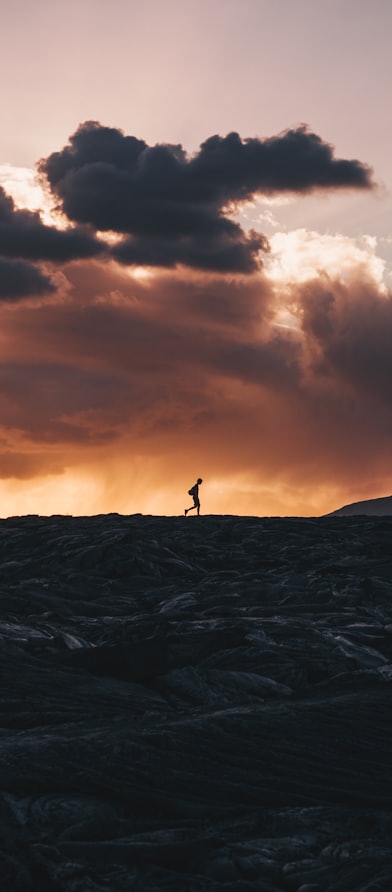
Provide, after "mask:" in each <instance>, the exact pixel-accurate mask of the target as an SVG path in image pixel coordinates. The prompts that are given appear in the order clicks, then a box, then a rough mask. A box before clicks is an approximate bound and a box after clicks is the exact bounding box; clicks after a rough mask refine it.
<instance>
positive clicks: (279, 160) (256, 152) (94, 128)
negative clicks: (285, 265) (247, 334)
mask: <svg viewBox="0 0 392 892" xmlns="http://www.w3.org/2000/svg"><path fill="white" fill-rule="evenodd" d="M39 169H40V172H41V174H43V175H45V176H46V178H47V180H48V183H49V185H50V188H51V189H52V192H53V194H54V196H55V197H56V198H57V200H58V201H59V202H60V204H61V207H62V209H63V211H64V213H65V214H66V215H67V216H68V218H69V219H70V220H72V221H75V222H77V223H79V224H89V225H90V226H93V227H94V228H95V229H96V230H97V231H103V232H104V231H109V232H116V233H119V234H121V235H123V236H124V240H123V242H122V243H120V244H118V245H116V246H115V247H114V248H113V255H114V257H115V258H116V259H117V260H118V261H120V262H121V263H124V264H130V265H132V264H136V265H143V264H148V265H152V266H161V267H168V268H171V267H175V266H177V265H184V266H189V267H192V268H195V269H204V270H215V271H218V272H231V273H232V272H240V273H250V272H254V271H255V270H256V269H257V268H259V266H260V256H259V255H260V252H262V251H266V250H268V242H267V240H266V238H265V237H263V236H261V235H260V234H256V233H250V234H249V235H247V234H246V233H245V232H244V230H243V229H242V228H241V226H240V225H239V223H236V222H234V221H233V220H231V219H230V217H229V214H230V211H232V210H234V209H235V207H237V206H238V205H239V204H241V203H242V202H245V201H249V200H250V199H251V198H253V197H254V196H255V195H258V194H263V195H275V194H281V193H286V192H295V193H302V194H303V193H308V192H311V191H313V190H316V189H321V190H326V189H327V190H328V189H341V188H355V189H371V188H372V187H373V185H374V184H373V181H372V173H371V170H370V169H369V168H368V167H367V166H366V165H364V164H362V163H361V162H359V161H357V160H351V161H350V160H344V159H337V158H335V157H334V152H333V147H332V146H331V145H329V144H328V143H325V142H323V141H322V140H321V138H320V137H319V136H317V135H316V134H314V133H312V132H311V131H309V130H308V129H307V128H306V127H305V126H301V127H298V128H297V129H296V130H288V131H286V132H284V133H282V134H280V135H278V136H275V137H272V138H269V139H258V138H253V139H246V140H242V139H241V138H240V136H239V135H238V133H230V134H228V135H227V136H226V137H220V136H217V135H215V136H212V137H210V138H209V139H207V140H206V141H205V142H204V143H202V145H201V146H200V149H199V151H198V152H196V153H195V154H194V155H192V156H188V155H187V154H186V152H185V151H184V149H183V147H182V146H180V145H167V144H165V145H155V146H148V145H147V144H146V143H145V142H144V141H143V140H140V139H136V138H135V137H133V136H125V135H124V134H123V133H122V131H120V130H117V129H114V128H109V127H103V126H102V125H101V124H99V123H97V122H91V121H89V122H86V123H85V124H82V125H81V126H80V127H79V128H78V130H77V131H76V132H75V133H74V134H73V135H72V136H71V138H70V141H69V144H68V145H67V146H65V147H64V148H63V149H62V150H61V151H59V152H54V153H53V154H52V155H50V156H49V157H48V158H46V159H43V160H41V162H40V165H39Z"/></svg>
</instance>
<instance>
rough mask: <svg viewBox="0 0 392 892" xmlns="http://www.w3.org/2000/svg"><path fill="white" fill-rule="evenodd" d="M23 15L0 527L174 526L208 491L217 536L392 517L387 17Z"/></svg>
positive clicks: (3, 143) (6, 105)
mask: <svg viewBox="0 0 392 892" xmlns="http://www.w3.org/2000/svg"><path fill="white" fill-rule="evenodd" d="M21 11H22V4H21V3H20V0H16V2H15V3H14V4H13V6H12V8H11V7H9V8H7V10H5V11H4V14H3V41H4V52H3V56H2V60H1V62H0V66H1V67H2V73H3V77H2V79H1V80H0V93H1V99H2V123H3V127H2V131H1V136H0V273H1V276H0V316H1V329H0V331H1V335H0V337H1V363H0V410H1V411H0V437H1V460H0V470H1V473H0V506H1V507H0V514H2V515H3V516H6V515H10V514H24V513H39V514H51V513H72V514H94V513H101V512H109V511H118V512H120V513H134V512H139V511H140V512H142V513H154V514H155V513H156V514H168V515H171V514H181V513H182V512H183V509H184V507H185V502H186V492H187V489H188V488H189V486H190V485H191V484H192V483H193V482H194V481H195V480H196V478H197V477H198V476H201V477H202V478H203V480H204V483H203V491H202V492H201V502H202V512H204V513H231V514H256V515H271V514H276V515H319V514H323V513H327V512H329V511H332V510H334V509H335V508H338V507H340V506H341V505H343V504H347V503H349V502H353V501H359V500H362V499H366V498H377V497H380V496H384V495H389V494H390V492H392V470H391V460H390V455H391V433H392V410H391V405H392V404H391V393H390V390H391V381H392V375H391V371H392V369H391V362H392V360H391V356H392V351H391V340H392V338H391V336H392V299H391V262H392V247H391V246H392V233H391V224H390V220H391V210H392V207H391V204H392V202H391V182H390V181H391V173H390V151H389V146H390V144H391V135H392V134H391V132H390V131H391V124H390V121H389V117H388V114H387V110H386V107H385V84H386V83H387V82H388V78H389V35H390V26H391V23H392V9H391V7H390V5H389V3H387V2H384V0H376V2H375V3H374V4H372V6H370V5H369V4H368V3H367V2H362V0H358V2H357V0H355V2H354V0H343V2H337V0H332V2H331V4H330V5H329V6H328V9H326V8H325V7H324V6H323V5H322V4H321V3H314V2H311V0H296V2H294V3H291V2H289V0H277V2H276V3H274V4H271V3H269V2H267V0H265V2H264V0H243V2H241V3H240V2H236V0H219V2H217V3H216V4H214V5H213V6H212V7H211V5H210V4H207V2H206V0H199V2H196V0H188V2H187V3H185V4H184V3H179V2H177V0H168V2H167V3H166V4H164V5H163V4H161V3H159V2H156V0H147V2H146V3H145V4H144V5H143V9H140V8H139V4H135V3H129V2H127V3H126V2H123V0H114V2H112V3H111V4H109V3H107V2H106V0H104V2H99V3H98V4H97V3H95V2H94V3H93V2H92V0H81V2H78V4H76V2H74V0H70V2H68V3H67V4H65V2H63V0H57V2H54V3H53V2H51V3H49V2H48V0H37V3H36V4H35V5H34V8H31V9H30V8H27V9H25V8H24V4H23V16H22V15H21ZM11 69H12V71H13V72H14V77H13V81H12V89H10V79H9V71H10V70H11ZM184 498H185V502H184Z"/></svg>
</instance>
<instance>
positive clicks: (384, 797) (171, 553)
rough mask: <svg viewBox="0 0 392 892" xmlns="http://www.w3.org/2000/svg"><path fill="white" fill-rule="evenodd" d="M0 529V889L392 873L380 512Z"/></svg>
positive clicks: (314, 881)
mask: <svg viewBox="0 0 392 892" xmlns="http://www.w3.org/2000/svg"><path fill="white" fill-rule="evenodd" d="M0 533H1V535H0V602H1V610H0V663H1V727H0V753H1V760H0V790H1V796H0V807H1V814H0V877H1V884H0V885H1V890H2V892H8V890H10V892H11V890H12V892H19V890H21V892H31V890H33V892H35V890H37V892H38V890H39V892H41V890H49V892H50V890H53V892H104V890H105V892H109V890H110V892H112V890H114V892H115V890H121V892H129V890H130V889H140V890H181V892H186V890H192V892H199V890H200V892H202V890H203V892H204V890H205V892H207V890H208V892H210V890H212V892H215V890H216V892H217V890H228V892H230V890H232V892H234V890H235V892H237V890H266V892H267V890H268V892H283V890H285V892H287V890H296V892H299V890H301V892H317V890H323V892H328V890H331V892H332V890H333V892H338V890H341V892H348V890H350V892H351V890H362V892H365V890H366V892H370V890H390V889H391V888H392V852H391V846H390V840H391V831H392V809H391V805H392V774H391V764H392V737H391V730H392V719H391V709H390V699H391V681H392V599H391V596H392V552H391V537H392V518H391V519H388V518H385V519H381V518H366V517H360V518H340V517H328V518H323V519H296V518H293V519H290V518H288V519H279V518H271V519H262V518H238V517H200V518H197V517H192V518H187V519H185V518H154V517H141V516H131V517H121V516H118V515H108V516H99V517H91V518H72V517H49V518H41V517H25V518H10V519H8V520H3V521H0Z"/></svg>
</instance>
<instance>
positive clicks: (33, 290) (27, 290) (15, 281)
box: [0, 257, 56, 301]
mask: <svg viewBox="0 0 392 892" xmlns="http://www.w3.org/2000/svg"><path fill="white" fill-rule="evenodd" d="M55 290H56V289H55V286H54V284H53V282H52V281H51V279H50V278H49V276H46V275H45V274H44V273H43V272H41V270H40V269H38V268H37V267H35V266H33V265H32V264H31V263H25V262H24V261H23V260H3V259H2V258H1V257H0V301H12V300H20V299H22V298H25V297H32V296H34V295H44V294H52V293H53V292H54V291H55Z"/></svg>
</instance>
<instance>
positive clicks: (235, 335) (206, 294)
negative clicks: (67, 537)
mask: <svg viewBox="0 0 392 892" xmlns="http://www.w3.org/2000/svg"><path fill="white" fill-rule="evenodd" d="M371 269H372V263H371V260H370V261H369V270H371ZM67 276H68V280H69V281H68V291H67V294H66V295H64V296H63V298H62V300H61V301H59V302H53V303H49V304H46V305H45V304H42V305H41V306H39V307H36V308H33V307H27V306H26V307H24V310H23V312H20V313H12V314H8V315H6V314H3V319H2V330H3V334H4V338H5V345H6V348H5V352H4V353H3V360H2V361H3V367H2V369H1V370H0V410H1V418H2V420H3V424H4V425H5V427H6V428H7V429H9V430H17V431H18V432H19V437H20V442H19V445H18V449H17V450H16V452H17V453H18V456H17V461H16V460H15V467H14V468H13V465H12V461H11V459H10V458H8V459H7V464H6V465H5V466H4V468H3V475H5V474H6V473H7V474H11V472H12V470H13V471H14V473H15V474H16V473H17V474H18V475H19V477H21V476H23V461H22V459H21V458H20V456H23V455H27V454H29V453H30V452H32V453H33V455H34V456H35V457H34V462H35V465H34V467H36V465H37V463H38V462H39V461H41V473H45V467H46V468H49V469H50V468H51V469H53V468H56V467H57V468H60V469H64V471H65V470H66V469H68V470H67V471H66V472H67V473H71V470H72V468H75V473H76V472H77V473H78V474H80V473H81V468H82V467H84V474H85V475H87V477H88V475H89V474H94V475H95V479H96V481H101V484H102V487H103V490H104V495H102V501H101V502H100V505H101V508H100V509H98V508H97V509H96V510H145V507H140V505H142V506H145V504H147V503H145V502H143V498H144V497H143V488H144V489H145V491H146V493H147V494H148V493H150V496H151V492H152V491H155V490H156V491H157V492H161V491H163V490H165V487H166V490H165V491H166V493H167V499H169V490H170V489H173V488H174V489H176V488H177V486H178V487H179V490H180V493H181V491H182V490H181V486H182V483H181V481H182V479H183V478H185V479H186V478H187V477H188V476H191V477H193V476H194V472H197V474H200V476H203V475H204V477H203V479H204V478H205V479H206V480H207V479H208V480H210V481H211V482H213V481H215V486H216V485H217V484H216V481H218V480H220V481H221V483H222V486H224V483H223V481H224V480H227V481H228V487H229V490H230V486H231V485H233V486H234V483H232V484H230V480H232V481H237V483H238V481H239V480H240V479H242V483H241V486H243V487H244V488H245V489H244V492H245V491H246V492H247V493H248V495H247V497H246V504H247V505H248V506H249V505H250V504H253V506H254V507H253V511H256V512H260V513H263V511H266V510H268V509H267V508H266V504H269V505H273V504H275V505H276V504H277V503H279V504H280V505H282V502H281V499H282V495H280V496H279V492H280V493H281V494H282V493H283V492H286V493H287V499H289V498H290V499H291V502H290V505H289V503H288V502H287V508H286V511H287V512H288V513H295V511H296V510H297V511H305V512H306V511H309V510H310V511H311V506H312V505H313V504H314V505H315V508H314V510H315V511H316V513H317V510H320V506H321V505H323V506H324V507H325V510H328V509H329V508H333V507H336V505H334V504H333V503H331V501H328V499H329V500H330V499H331V495H330V493H331V491H334V492H336V491H338V490H340V492H343V491H345V492H350V497H351V494H352V493H354V495H355V494H356V493H358V492H360V494H363V493H364V488H365V487H366V486H367V485H368V486H370V484H371V483H372V484H373V486H374V485H375V481H380V480H381V481H383V480H384V481H385V480H386V479H388V474H389V468H390V438H391V434H392V413H391V405H392V401H391V396H392V393H391V383H390V382H391V381H392V367H391V363H392V360H391V354H390V343H391V338H392V298H391V296H390V295H388V294H386V293H385V292H382V291H381V290H380V287H379V286H378V284H377V282H375V281H374V280H373V279H372V278H371V276H370V275H369V276H368V277H366V276H364V267H363V263H362V265H361V266H360V267H359V275H358V277H357V278H355V276H354V275H351V277H350V278H349V279H348V280H347V281H345V282H343V281H341V280H339V279H334V278H333V277H331V276H328V275H327V274H326V273H325V272H324V273H323V272H320V273H319V274H318V276H315V277H314V278H313V279H309V280H307V281H306V282H293V283H291V285H290V286H288V285H287V282H286V283H285V285H284V289H283V292H282V300H284V302H285V305H286V307H287V308H288V309H289V311H290V313H291V314H292V316H293V317H294V318H295V320H296V327H293V328H289V327H286V328H282V327H281V326H279V325H277V324H276V319H277V315H276V313H277V303H276V297H277V285H276V282H271V281H269V280H268V278H267V277H266V275H265V273H263V272H261V273H258V274H257V275H253V276H250V277H249V276H242V277H232V278H230V279H228V278H226V277H216V276H210V275H206V274H200V273H193V274H190V273H186V274H185V272H175V271H168V272H159V273H156V274H155V275H153V276H152V277H151V278H149V279H147V280H140V281H139V280H135V279H133V278H132V277H131V276H130V275H129V274H128V272H127V271H126V270H125V269H123V268H121V267H116V266H115V265H114V264H112V265H110V264H102V263H100V262H98V261H94V263H92V262H87V261H84V262H78V263H73V264H70V266H69V267H67ZM5 451H6V452H7V454H8V453H9V451H10V450H9V447H7V448H6V450H5ZM132 469H133V470H132ZM37 473H38V472H37ZM133 473H135V474H136V478H133V476H132V474H133ZM103 481H104V483H103ZM190 482H192V480H191V481H190ZM97 485H98V484H97ZM236 486H237V484H236ZM239 486H240V483H238V486H237V489H235V492H236V493H237V495H236V497H235V498H237V499H238V500H239V501H238V504H241V506H242V508H241V510H245V509H244V508H243V506H244V505H245V502H244V501H243V500H242V501H241V499H243V498H245V496H243V497H242V496H240V493H239V489H238V487H239ZM350 488H351V490H350ZM136 490H137V492H138V497H137V498H138V499H140V500H141V502H140V503H138V504H137V505H136V506H135V502H134V501H133V500H134V498H135V491H136ZM229 490H228V491H229ZM273 491H275V495H271V492H273ZM207 492H208V490H207V489H206V493H207ZM252 492H253V496H252ZM267 492H269V493H270V494H269V496H268V499H269V502H268V501H267V502H266V499H267ZM320 493H321V494H322V495H320ZM299 494H301V495H300V496H299ZM370 494H371V493H370ZM150 496H148V498H150ZM105 498H106V499H108V501H107V502H105ZM146 498H147V495H146ZM148 498H147V500H148ZM170 498H173V494H172V495H171V496H170ZM224 498H225V497H224V495H222V498H221V503H220V504H225V505H226V510H228V505H227V503H226V502H225V501H224ZM127 499H128V502H127ZM252 499H253V502H252ZM274 499H275V501H274ZM296 499H297V501H295V500H296ZM222 500H223V501H222ZM279 500H280V501H279ZM97 504H98V503H97ZM151 504H152V503H151ZM170 504H171V502H170V501H168V502H167V507H166V510H167V511H168V512H169V513H170ZM132 506H134V507H133V509H132ZM317 506H318V507H317ZM182 508H183V506H182ZM154 510H156V509H154ZM212 510H214V508H212ZM231 510H232V511H233V512H234V513H235V512H236V511H237V510H239V509H238V505H237V504H236V503H233V504H232V506H231ZM248 510H249V508H248ZM269 510H271V508H270V509H269ZM272 510H273V509H272Z"/></svg>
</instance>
